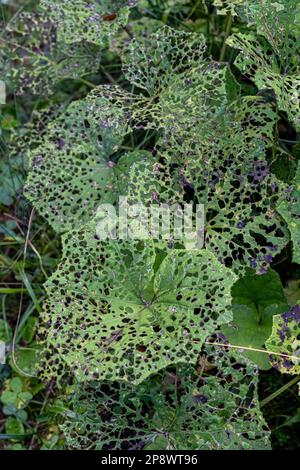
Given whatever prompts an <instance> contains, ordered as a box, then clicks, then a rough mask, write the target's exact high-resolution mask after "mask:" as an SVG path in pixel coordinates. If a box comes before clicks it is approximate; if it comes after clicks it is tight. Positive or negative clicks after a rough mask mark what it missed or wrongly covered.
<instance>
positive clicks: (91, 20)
mask: <svg viewBox="0 0 300 470" xmlns="http://www.w3.org/2000/svg"><path fill="white" fill-rule="evenodd" d="M135 3H136V2H134V1H132V2H128V1H127V0H113V2H112V1H111V0H99V1H95V0H94V1H91V2H89V3H87V2H86V1H84V0H64V1H63V2H60V3H58V2H57V1H56V0H42V2H41V6H42V7H43V8H44V10H45V11H46V12H47V16H48V17H49V18H50V19H51V20H52V21H53V22H54V24H55V25H56V26H57V35H58V40H59V41H61V42H62V43H66V44H73V43H80V42H82V41H86V42H88V43H93V44H96V45H99V46H103V45H104V44H105V43H107V41H108V39H109V38H110V37H111V36H112V35H113V34H115V33H116V32H117V31H118V29H119V28H120V26H125V25H126V23H127V20H128V15H129V7H130V6H134V5H135Z"/></svg>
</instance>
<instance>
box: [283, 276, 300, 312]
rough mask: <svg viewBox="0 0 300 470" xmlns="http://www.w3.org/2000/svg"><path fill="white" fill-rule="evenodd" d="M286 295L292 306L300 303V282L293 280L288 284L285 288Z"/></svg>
mask: <svg viewBox="0 0 300 470" xmlns="http://www.w3.org/2000/svg"><path fill="white" fill-rule="evenodd" d="M284 293H285V296H286V298H287V301H288V304H289V305H290V306H292V305H295V304H297V303H299V301H300V280H299V279H297V280H292V281H289V282H288V283H287V286H286V287H285V288H284Z"/></svg>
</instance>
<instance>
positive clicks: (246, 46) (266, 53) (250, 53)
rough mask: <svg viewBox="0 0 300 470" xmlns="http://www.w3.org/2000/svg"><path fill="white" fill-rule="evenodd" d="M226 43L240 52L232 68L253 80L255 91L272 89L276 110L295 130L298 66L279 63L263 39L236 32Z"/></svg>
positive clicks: (299, 93)
mask: <svg viewBox="0 0 300 470" xmlns="http://www.w3.org/2000/svg"><path fill="white" fill-rule="evenodd" d="M227 43H228V44H229V45H230V46H232V47H234V48H235V49H238V50H239V51H240V53H239V55H238V56H237V58H236V61H235V65H236V66H237V67H238V68H239V69H240V70H241V71H242V72H243V74H245V75H246V76H247V77H249V78H250V79H251V80H253V81H254V83H255V84H256V86H257V87H258V89H259V90H263V89H268V88H270V89H272V90H273V91H274V92H275V95H276V98H277V101H278V107H279V109H281V110H283V111H285V112H286V113H287V115H288V118H289V119H290V121H291V122H292V123H294V125H295V126H296V127H299V115H300V107H299V106H300V104H299V103H300V79H299V64H298V63H296V64H293V63H291V62H290V61H289V60H288V61H287V63H284V64H282V63H281V62H280V60H279V59H278V58H277V54H276V52H277V51H274V50H273V49H272V47H271V46H270V45H269V43H267V42H266V40H264V39H263V38H262V39H260V40H259V39H257V37H256V36H255V35H253V34H243V33H236V34H234V35H232V36H230V37H229V38H228V40H227ZM298 47H299V46H298ZM283 57H286V55H283ZM293 57H294V56H293Z"/></svg>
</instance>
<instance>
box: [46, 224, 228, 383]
mask: <svg viewBox="0 0 300 470" xmlns="http://www.w3.org/2000/svg"><path fill="white" fill-rule="evenodd" d="M96 225H97V222H93V223H91V224H90V225H89V226H88V227H84V228H83V229H82V230H80V231H79V232H78V233H75V234H74V235H73V236H71V237H70V236H69V235H68V237H67V238H65V246H64V257H63V260H62V263H61V265H60V267H59V268H58V270H57V271H56V273H55V274H54V275H53V276H52V277H51V278H50V279H49V280H48V282H47V285H46V289H47V292H48V298H49V301H48V305H47V310H46V312H45V315H44V320H45V322H46V328H47V330H48V333H47V341H48V342H49V343H50V345H51V346H53V347H55V348H56V349H57V352H56V355H54V354H53V353H52V357H51V360H50V364H52V361H53V362H54V363H55V360H56V359H58V360H59V361H61V360H62V361H63V362H64V363H66V364H67V365H69V367H71V368H73V369H74V370H75V373H76V375H77V377H78V378H79V379H80V380H85V379H86V378H92V377H93V376H97V377H100V378H108V379H116V380H117V379H118V378H122V379H125V380H128V381H131V382H140V381H141V380H143V379H145V378H146V377H147V376H149V375H150V374H152V373H153V372H155V371H157V370H159V369H161V368H163V367H165V366H167V365H169V364H174V363H176V362H191V363H195V362H196V360H197V356H198V354H199V351H200V349H201V346H202V344H203V341H204V340H205V338H206V337H207V336H208V335H209V334H211V333H213V332H214V331H215V330H216V328H217V326H218V325H220V324H222V323H225V322H228V321H229V320H231V312H230V302H231V296H230V289H231V287H232V285H233V283H234V282H235V280H236V276H235V275H234V274H233V273H231V272H230V271H229V270H227V269H226V268H225V267H223V266H222V265H221V264H220V263H219V262H218V261H217V260H216V258H215V257H214V256H213V255H212V254H211V253H210V252H208V251H207V250H199V251H196V250H194V251H188V250H170V251H169V252H161V251H159V250H158V249H156V248H155V244H154V243H152V242H150V241H147V242H141V241H139V240H132V241H127V240H125V241H118V240H110V241H107V242H104V241H101V240H98V239H97V235H96Z"/></svg>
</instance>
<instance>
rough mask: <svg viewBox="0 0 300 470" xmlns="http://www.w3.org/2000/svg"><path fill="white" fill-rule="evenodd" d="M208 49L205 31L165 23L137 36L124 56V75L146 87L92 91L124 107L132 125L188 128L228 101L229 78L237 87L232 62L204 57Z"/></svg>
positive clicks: (171, 129) (136, 84)
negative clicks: (156, 28)
mask: <svg viewBox="0 0 300 470" xmlns="http://www.w3.org/2000/svg"><path fill="white" fill-rule="evenodd" d="M205 49H206V47H205V41H204V37H203V36H202V35H199V34H195V33H190V32H184V31H177V30H173V29H172V28H170V27H167V26H165V27H163V28H160V29H159V30H157V31H156V32H154V33H153V34H151V35H150V36H149V37H146V38H145V37H140V38H138V39H133V40H132V41H131V42H130V43H129V45H128V47H127V48H125V51H124V53H123V56H122V61H123V70H124V74H125V76H126V78H127V79H128V80H129V81H130V83H131V84H132V85H134V86H135V87H137V89H138V90H140V89H141V90H143V93H136V94H132V93H129V92H128V91H126V90H124V89H122V88H120V87H119V86H107V87H103V86H100V87H98V89H96V90H94V91H93V93H94V94H96V95H99V94H101V95H102V96H103V95H104V96H105V97H107V98H108V99H110V100H111V101H112V102H113V103H115V104H117V105H118V106H122V107H124V108H126V109H127V112H126V114H127V117H128V119H129V121H130V123H131V125H132V126H133V127H137V128H153V129H164V130H166V129H167V130H168V131H169V132H174V126H175V129H176V130H179V129H180V130H181V131H184V129H185V128H186V127H187V128H188V129H190V128H191V127H192V126H193V125H194V124H195V122H197V121H199V119H201V120H202V119H207V117H206V116H205V113H210V114H212V113H213V110H215V109H216V108H217V107H218V106H221V105H223V104H224V103H226V102H227V89H226V84H227V81H228V83H230V90H231V91H230V93H232V88H234V87H233V83H232V81H233V77H232V76H231V74H230V72H229V70H228V67H227V66H226V65H224V64H220V63H216V62H210V61H207V60H205V59H204V53H205ZM236 87H237V88H238V86H237V85H236ZM209 105H211V108H212V110H211V111H210V106H209ZM191 113H192V114H191Z"/></svg>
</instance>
